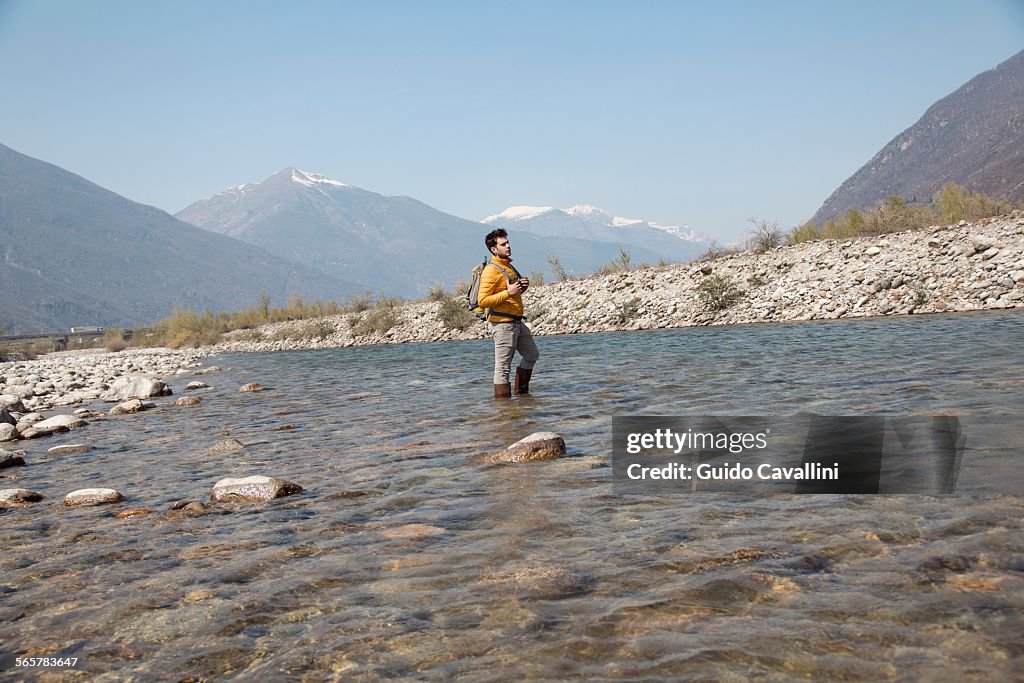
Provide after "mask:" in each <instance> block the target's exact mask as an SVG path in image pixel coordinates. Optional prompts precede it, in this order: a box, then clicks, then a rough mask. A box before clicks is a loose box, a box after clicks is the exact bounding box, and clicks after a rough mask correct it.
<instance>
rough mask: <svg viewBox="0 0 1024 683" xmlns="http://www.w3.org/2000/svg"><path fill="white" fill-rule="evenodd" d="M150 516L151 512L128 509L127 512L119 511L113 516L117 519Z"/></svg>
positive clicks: (144, 509)
mask: <svg viewBox="0 0 1024 683" xmlns="http://www.w3.org/2000/svg"><path fill="white" fill-rule="evenodd" d="M151 514H153V511H152V510H148V509H146V508H130V509H128V510H121V511H120V512H118V513H116V514H115V515H114V516H115V517H117V518H118V519H131V518H132V517H143V516H145V515H151Z"/></svg>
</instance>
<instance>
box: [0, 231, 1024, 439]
mask: <svg viewBox="0 0 1024 683" xmlns="http://www.w3.org/2000/svg"><path fill="white" fill-rule="evenodd" d="M708 283H715V284H716V285H717V286H718V289H717V290H713V291H714V292H717V295H718V296H719V297H720V299H719V300H718V303H720V304H722V305H721V307H718V308H716V307H714V306H711V305H709V303H708V301H709V299H708V297H707V296H704V295H702V290H707V289H708V287H707V284H708ZM726 286H727V289H725V290H723V287H726ZM526 301H527V316H528V319H529V325H530V327H531V328H532V330H533V332H534V334H536V335H541V336H544V335H556V334H578V333H587V332H608V331H616V330H649V329H658V328H678V327H689V326H703V325H734V324H746V323H756V322H782V321H797V320H818V319H838V318H861V317H871V316H883V315H907V314H915V315H916V314H926V313H940V312H952V311H977V310H986V309H1007V308H1024V212H1020V211H1018V212H1014V213H1013V214H1010V215H1007V216H1001V217H997V218H992V219H986V220H982V221H977V222H974V223H967V222H965V221H962V222H961V223H959V224H958V225H952V226H947V227H935V228H933V229H931V230H927V231H913V232H903V233H896V234H890V235H884V236H881V237H877V238H859V239H853V240H847V241H834V240H826V241H819V242H808V243H804V244H801V245H797V246H792V247H779V248H776V249H772V250H770V251H768V252H766V253H763V254H755V253H751V252H743V253H735V254H727V255H724V256H722V257H720V258H717V259H714V260H710V261H704V262H700V263H691V264H679V265H672V266H666V267H660V268H637V269H634V270H629V271H620V272H616V273H611V274H608V275H603V276H594V277H590V278H587V279H583V280H568V281H565V282H556V283H551V284H547V285H541V286H536V287H532V288H531V290H530V292H529V293H528V295H527V297H526ZM441 307H442V303H441V302H436V301H435V302H414V303H405V304H402V305H401V307H400V309H399V310H398V311H397V318H398V322H397V324H395V325H394V326H393V327H391V328H390V329H388V330H387V331H385V332H383V333H370V334H362V335H359V334H356V332H355V329H354V328H356V327H357V323H358V321H359V320H360V319H362V316H364V315H366V313H348V314H343V315H335V316H328V317H325V318H321V319H318V320H298V321H289V322H283V323H273V324H269V325H264V326H263V327H261V328H258V329H256V330H239V331H236V332H232V333H229V334H228V335H225V339H224V341H222V342H221V343H219V344H217V345H215V346H212V347H205V348H201V349H191V350H170V349H160V348H158V349H127V350H124V351H120V352H116V353H108V352H104V351H100V350H95V351H67V352H59V353H53V354H49V355H46V356H43V357H41V358H39V359H37V360H32V361H16V362H5V363H0V443H5V444H9V443H10V442H13V441H17V440H19V439H20V438H22V436H23V435H24V434H26V433H27V434H29V435H30V436H39V435H42V434H41V432H40V428H39V423H44V424H43V427H44V428H45V427H46V424H45V422H44V420H47V419H56V418H60V419H59V420H57V421H58V422H60V421H61V420H63V421H70V422H74V417H75V416H74V415H69V414H65V415H58V416H55V417H52V418H45V416H44V415H43V414H42V412H43V411H50V410H57V409H62V408H64V409H70V407H71V406H75V405H78V404H83V403H89V402H92V401H97V400H101V399H103V400H112V401H117V400H122V401H125V402H124V403H122V404H119V405H118V406H116V407H115V409H114V410H115V411H116V412H121V413H126V412H136V411H138V410H142V409H145V407H146V406H145V404H142V403H141V401H142V399H144V398H146V397H147V396H140V395H139V394H140V391H139V390H138V389H132V390H130V391H124V390H121V389H119V386H122V385H121V384H119V383H122V384H123V383H124V382H127V381H129V379H128V378H133V377H134V378H136V379H137V378H138V377H140V376H141V377H146V378H150V379H151V380H153V381H156V380H158V379H160V378H166V377H169V376H172V375H183V374H202V373H203V372H207V371H212V370H215V369H216V368H215V367H213V368H204V369H200V367H201V365H202V363H201V362H200V361H201V359H202V358H204V357H207V356H210V355H213V354H216V353H221V352H266V351H284V350H295V349H320V348H333V347H347V346H356V345H371V344H396V343H408V342H440V341H453V340H470V339H482V338H485V337H486V336H487V332H486V326H485V325H484V324H483V323H481V322H478V321H476V320H475V319H473V322H472V323H471V324H470V325H469V327H467V328H466V329H464V330H457V329H450V328H448V327H446V326H445V324H443V323H442V321H441V320H440V314H441ZM311 332H313V333H312V334H311ZM122 388H123V387H122ZM153 391H157V389H153ZM141 393H146V392H145V391H143V392H141ZM128 394H132V395H131V396H128ZM148 395H150V396H152V395H160V394H155V393H154V394H148ZM183 398H184V400H186V401H188V400H191V401H193V402H195V399H190V398H185V397H183ZM136 404H138V405H136ZM83 411H84V412H85V413H89V412H90V410H89V409H88V408H80V409H78V411H76V412H78V413H79V417H80V416H81V414H82V412H83ZM66 426H67V425H64V424H61V425H55V427H54V428H55V430H58V431H59V430H62V429H63V428H64V427H66ZM43 433H46V432H45V431H44V432H43Z"/></svg>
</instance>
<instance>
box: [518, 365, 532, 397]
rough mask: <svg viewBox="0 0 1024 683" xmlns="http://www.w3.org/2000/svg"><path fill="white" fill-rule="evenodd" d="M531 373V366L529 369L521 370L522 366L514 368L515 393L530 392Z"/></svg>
mask: <svg viewBox="0 0 1024 683" xmlns="http://www.w3.org/2000/svg"><path fill="white" fill-rule="evenodd" d="M532 374H533V368H530V369H529V370H523V369H522V368H516V393H517V394H528V393H530V375H532Z"/></svg>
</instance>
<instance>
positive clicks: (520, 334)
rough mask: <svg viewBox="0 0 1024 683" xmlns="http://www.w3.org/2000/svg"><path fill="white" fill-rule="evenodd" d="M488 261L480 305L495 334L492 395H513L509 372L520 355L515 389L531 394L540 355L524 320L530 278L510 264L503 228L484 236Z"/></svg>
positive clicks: (508, 249)
mask: <svg viewBox="0 0 1024 683" xmlns="http://www.w3.org/2000/svg"><path fill="white" fill-rule="evenodd" d="M484 244H486V245H487V249H488V250H489V251H490V252H491V260H490V261H488V262H487V267H485V268H484V269H483V272H482V273H481V274H480V293H479V297H478V301H479V305H480V306H481V307H482V308H486V309H488V316H487V323H488V327H489V328H490V332H491V336H492V337H494V396H495V398H505V397H508V396H511V395H512V385H511V384H510V383H509V373H510V371H511V369H512V356H513V355H515V352H516V351H518V352H519V355H520V356H521V357H522V358H521V360H520V361H519V367H518V368H516V379H515V392H516V393H517V394H528V393H530V375H532V374H533V364H534V363H536V362H537V359H538V358H539V357H540V352H539V351H538V350H537V345H536V344H535V343H534V342H533V335H532V334H530V328H529V327H527V326H526V324H525V323H524V322H523V292H525V291H526V290H527V289H528V288H529V286H530V280H529V278H525V277H521V276H520V275H519V271H517V270H516V268H515V266H513V265H512V245H511V244H509V242H508V233H507V232H505V231H504V230H503V229H502V228H498V229H497V230H492V231H491V232H489V233H487V236H486V237H485V238H484Z"/></svg>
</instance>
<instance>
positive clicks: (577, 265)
mask: <svg viewBox="0 0 1024 683" xmlns="http://www.w3.org/2000/svg"><path fill="white" fill-rule="evenodd" d="M177 216H178V218H180V219H181V220H184V221H188V222H189V223H192V224H193V225H197V226H199V227H201V228H205V229H207V230H212V231H216V232H219V233H223V234H225V235H230V236H232V237H237V238H238V239H241V240H245V241H247V242H249V243H251V244H255V245H257V246H260V247H263V248H264V249H267V250H268V251H271V252H273V253H275V254H278V255H280V256H282V257H284V258H287V259H289V260H291V261H295V262H296V263H302V264H305V265H307V266H310V267H313V268H316V269H318V270H320V271H322V272H324V273H327V274H328V275H332V276H335V277H339V278H345V279H348V280H354V281H357V282H364V283H366V284H368V285H371V286H373V287H374V288H376V289H378V290H380V291H381V292H384V293H386V294H391V295H398V296H403V297H418V296H422V295H424V294H426V293H427V291H428V290H429V289H430V288H431V286H432V285H434V284H435V283H438V282H439V283H441V284H443V285H452V284H454V283H456V282H459V281H461V280H465V279H467V278H468V277H469V273H470V270H471V269H472V267H473V265H475V264H478V263H480V261H481V260H482V259H483V258H485V257H487V256H488V254H487V250H486V249H485V248H484V243H483V240H484V235H486V234H487V232H488V231H489V230H490V229H491V227H490V226H489V225H485V224H482V223H479V222H477V221H471V220H467V219H465V218H459V217H458V216H453V215H451V214H448V213H444V212H443V211H439V210H438V209H435V208H433V207H431V206H428V205H427V204H425V203H423V202H421V201H419V200H417V199H413V198H412V197H403V196H392V195H384V194H379V193H377V192H372V191H370V190H364V189H362V188H359V187H355V186H352V185H348V184H347V183H343V182H341V181H338V180H333V179H331V178H328V177H326V176H323V175H320V174H317V173H311V172H309V171H302V170H299V169H297V168H293V167H288V168H284V169H282V170H280V171H278V172H277V173H275V174H274V175H272V176H270V177H269V178H267V179H266V180H264V181H262V182H259V183H249V184H246V185H238V186H235V187H232V188H229V189H227V190H224V191H223V192H219V193H217V194H215V195H214V196H212V197H207V198H206V199H202V200H199V201H197V202H195V203H194V204H192V205H190V206H188V207H187V208H185V209H183V210H182V211H180V212H178V214H177ZM645 225H646V224H645ZM536 227H537V226H536V225H533V226H528V225H526V224H525V223H524V224H521V225H516V226H512V227H511V229H510V233H511V237H512V240H511V241H512V244H513V255H514V257H515V260H516V265H517V266H519V267H521V268H522V269H523V270H524V272H526V273H532V272H534V271H544V270H546V268H547V265H548V264H547V257H548V255H549V254H555V255H556V256H557V257H558V258H559V260H560V262H561V263H562V265H563V266H564V267H565V268H566V269H567V270H568V271H570V272H576V273H583V272H590V271H593V270H596V269H597V268H599V267H601V266H603V265H606V264H607V263H609V262H611V261H612V260H613V259H615V258H616V257H617V256H618V255H619V252H620V249H626V250H628V251H630V252H631V253H632V256H633V260H634V262H635V263H640V262H641V261H648V262H649V263H655V262H657V261H658V259H659V258H661V257H663V256H664V257H666V258H668V259H670V260H673V259H676V258H678V257H679V254H680V253H686V254H689V255H693V254H695V253H697V252H699V251H700V249H699V248H698V247H696V246H695V245H693V244H691V243H689V242H685V241H683V240H681V239H679V238H677V237H673V236H671V235H669V234H667V233H665V232H661V231H656V230H650V229H649V226H647V229H648V230H650V232H651V233H657V234H656V235H655V237H657V239H658V240H660V242H652V244H651V245H650V248H647V247H644V246H643V245H641V244H639V243H637V242H630V241H628V240H629V239H630V238H631V237H635V236H640V235H642V233H643V229H641V228H640V227H637V228H636V229H629V230H621V229H620V230H619V231H618V232H619V234H618V235H613V236H608V235H605V234H603V233H602V229H600V228H599V227H598V229H597V230H590V229H589V228H587V224H586V223H585V222H583V221H579V220H578V221H577V224H576V227H578V228H581V229H580V230H575V231H570V232H566V231H559V230H554V231H539V230H537V229H536ZM691 252H693V253H692V254H691Z"/></svg>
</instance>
